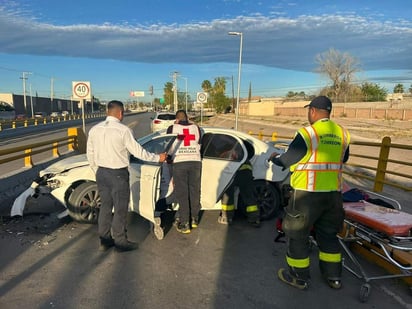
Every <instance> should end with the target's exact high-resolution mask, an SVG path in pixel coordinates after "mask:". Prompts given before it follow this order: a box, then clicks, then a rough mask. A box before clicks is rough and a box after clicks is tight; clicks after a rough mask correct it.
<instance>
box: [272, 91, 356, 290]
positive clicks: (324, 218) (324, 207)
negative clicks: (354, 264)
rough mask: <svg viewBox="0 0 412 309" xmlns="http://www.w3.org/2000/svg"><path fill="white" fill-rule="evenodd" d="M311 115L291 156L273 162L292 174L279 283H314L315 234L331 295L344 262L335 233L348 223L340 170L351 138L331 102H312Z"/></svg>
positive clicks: (338, 285)
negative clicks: (332, 116) (312, 251)
mask: <svg viewBox="0 0 412 309" xmlns="http://www.w3.org/2000/svg"><path fill="white" fill-rule="evenodd" d="M305 108H307V109H308V120H309V123H310V125H309V126H307V127H304V128H301V129H300V130H298V131H297V133H296V135H295V137H294V139H293V141H292V142H291V144H290V145H289V147H288V150H287V151H286V152H285V153H283V154H282V155H278V154H277V153H274V154H272V156H271V161H272V162H273V163H274V164H276V165H279V166H283V167H284V168H288V167H289V168H290V171H291V176H290V185H291V186H292V188H293V192H292V196H291V197H290V199H289V203H288V206H287V207H286V208H285V217H284V219H283V223H282V228H283V231H284V232H285V234H286V237H287V253H286V263H287V265H288V267H287V268H281V269H279V271H278V277H279V279H280V280H281V281H283V282H285V283H287V284H289V285H291V286H294V287H296V288H298V289H302V290H303V289H306V288H308V287H309V283H310V267H309V266H310V261H309V251H310V241H309V235H310V232H311V230H312V228H313V229H314V232H315V239H316V242H317V244H318V247H319V267H320V272H321V274H322V277H323V278H324V279H325V281H326V283H327V284H328V285H329V286H330V287H331V288H333V289H340V288H341V285H342V284H341V274H342V256H341V250H340V245H339V241H338V238H337V233H338V232H339V231H340V230H341V228H342V225H343V220H344V210H343V201H342V193H341V189H342V165H343V163H344V162H346V161H347V160H348V158H349V142H350V135H349V132H348V131H347V130H346V129H344V128H343V127H342V126H340V125H338V124H336V123H335V122H333V121H332V120H330V114H331V111H332V102H331V101H330V99H329V98H327V97H325V96H318V97H316V98H315V99H313V100H312V101H311V102H310V104H309V105H306V106H305Z"/></svg>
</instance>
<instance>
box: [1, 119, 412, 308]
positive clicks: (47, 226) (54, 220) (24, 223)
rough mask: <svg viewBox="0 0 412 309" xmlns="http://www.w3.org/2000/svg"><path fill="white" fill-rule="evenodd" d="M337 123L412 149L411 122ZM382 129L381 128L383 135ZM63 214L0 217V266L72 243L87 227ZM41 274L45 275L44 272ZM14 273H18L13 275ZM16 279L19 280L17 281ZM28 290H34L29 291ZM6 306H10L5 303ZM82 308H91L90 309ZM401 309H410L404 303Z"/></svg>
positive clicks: (39, 202) (43, 199)
mask: <svg viewBox="0 0 412 309" xmlns="http://www.w3.org/2000/svg"><path fill="white" fill-rule="evenodd" d="M233 121H234V116H233V115H227V116H223V117H218V118H215V119H212V120H211V121H210V122H209V123H205V125H216V126H223V127H231V126H233ZM240 121H241V123H242V131H245V132H246V131H249V130H252V131H254V132H256V131H257V130H260V129H264V130H267V132H271V131H273V128H274V127H273V123H276V126H277V128H280V127H284V128H286V129H288V131H287V132H289V135H291V134H292V133H293V132H294V130H296V129H297V128H299V127H301V126H302V125H304V124H305V122H306V120H305V119H276V120H274V119H266V118H264V119H241V120H240ZM257 121H258V123H259V125H258V126H257V125H256V122H257ZM338 122H339V123H341V124H342V125H345V126H346V127H348V129H349V130H350V131H351V134H352V136H353V137H354V138H356V139H367V140H372V139H373V140H374V141H379V140H380V139H381V136H382V134H390V135H391V136H393V142H397V143H403V144H408V145H412V122H408V123H399V122H394V123H389V122H388V123H387V122H382V123H376V121H375V122H369V121H357V122H356V123H353V122H352V123H351V122H350V120H349V119H339V121H338ZM382 128H385V129H384V130H385V131H384V130H383V129H382ZM384 132H385V133H384ZM359 185H360V186H368V185H369V184H366V183H359ZM386 193H388V194H390V195H391V196H393V197H397V198H400V199H401V200H402V201H405V203H410V202H409V201H410V196H411V193H410V192H409V193H407V192H402V191H400V190H397V189H390V188H388V189H387V192H386ZM9 202H10V206H11V204H12V202H13V201H12V200H11V201H9ZM409 206H411V205H409ZM63 210H64V208H63V207H62V206H61V205H59V204H58V203H56V202H55V201H54V200H53V199H52V198H51V197H49V196H47V195H42V196H40V197H39V198H37V199H29V200H28V202H27V205H26V208H25V211H24V215H23V217H19V218H10V216H9V215H8V214H9V213H7V212H4V213H0V242H1V243H2V253H1V259H0V262H2V261H3V262H4V263H2V264H3V265H7V262H5V261H13V260H14V259H15V257H18V256H19V255H21V254H23V253H24V252H25V251H26V250H28V249H29V248H30V249H32V250H34V251H35V252H36V254H37V255H39V256H43V255H44V254H46V253H47V252H49V251H52V249H53V248H54V247H56V246H57V245H58V244H64V243H65V242H67V241H68V239H69V241H74V240H75V239H76V238H77V237H78V235H79V234H81V233H82V231H83V230H85V229H87V228H88V227H85V225H84V224H80V223H76V222H73V221H72V220H71V219H70V218H69V217H65V218H64V219H58V217H57V215H58V214H59V213H61V212H62V211H63ZM408 212H410V213H412V209H410V211H408ZM90 233H91V232H90V230H87V235H89V234H90ZM138 234H139V235H140V234H142V233H141V232H140V233H138ZM90 237H92V238H93V239H94V238H96V236H95V235H94V234H92V235H91V236H90ZM165 244H167V243H163V245H165ZM63 247H64V246H63ZM157 249H159V248H157ZM76 252H77V251H76ZM77 255H78V254H77V253H71V255H70V257H66V258H67V259H68V260H69V261H71V260H73V259H74V258H73V256H77ZM154 256H155V255H154ZM137 260H138V259H137ZM135 262H136V259H133V263H135ZM126 264H127V263H126ZM43 271H44V272H45V273H47V270H43ZM16 273H18V272H17V271H16ZM15 277H16V276H14V277H10V274H8V275H4V276H3V275H0V283H3V284H4V285H6V283H7V282H10V281H12V282H13V280H12V279H14V280H16V279H15ZM97 277H98V276H97ZM17 279H19V278H18V277H17ZM348 280H349V278H348ZM31 284H32V285H33V286H34V285H35V283H31ZM32 290H36V289H35V288H33V289H32ZM126 290H127V289H126ZM199 290H200V289H199ZM43 292H44V291H43ZM44 293H45V292H44ZM377 294H378V293H377ZM20 301H21V300H20V299H17V298H16V299H14V303H13V304H12V306H11V307H9V308H20V306H17V304H18V303H19V302H20ZM9 305H11V304H10V303H9ZM13 305H16V306H13ZM0 307H2V306H1V300H0ZM46 307H50V308H53V307H58V306H55V304H54V303H53V302H49V303H47V306H45V307H44V308H46ZM85 307H90V308H92V307H93V306H85ZM96 307H97V306H96ZM372 307H373V306H372ZM402 307H404V308H410V307H409V305H408V304H406V303H405V304H404V305H403V306H402ZM6 308H7V307H6ZM373 308H378V307H373Z"/></svg>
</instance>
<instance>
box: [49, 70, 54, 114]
mask: <svg viewBox="0 0 412 309" xmlns="http://www.w3.org/2000/svg"><path fill="white" fill-rule="evenodd" d="M53 83H54V78H53V77H52V78H51V79H50V114H51V113H52V112H53V95H54V93H53V92H54V87H53Z"/></svg>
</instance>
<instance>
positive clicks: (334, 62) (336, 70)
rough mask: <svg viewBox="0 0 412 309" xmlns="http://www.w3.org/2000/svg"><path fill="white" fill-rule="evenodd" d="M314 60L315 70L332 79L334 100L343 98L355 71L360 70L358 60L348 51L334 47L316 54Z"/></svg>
mask: <svg viewBox="0 0 412 309" xmlns="http://www.w3.org/2000/svg"><path fill="white" fill-rule="evenodd" d="M316 62H317V63H318V65H319V67H318V68H317V70H316V71H317V72H318V73H320V74H322V75H325V76H326V77H328V78H329V79H330V80H331V81H332V90H333V95H334V99H335V100H339V99H340V100H342V99H343V100H345V99H346V97H347V95H348V91H350V89H351V83H352V82H353V80H354V78H355V73H356V72H359V71H360V68H359V63H358V61H357V60H356V59H355V58H353V57H352V56H351V55H350V54H348V53H342V52H340V51H338V50H336V49H334V48H330V49H329V50H328V51H326V52H324V53H321V54H318V55H317V56H316Z"/></svg>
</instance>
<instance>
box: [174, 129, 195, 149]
mask: <svg viewBox="0 0 412 309" xmlns="http://www.w3.org/2000/svg"><path fill="white" fill-rule="evenodd" d="M177 138H178V139H179V140H183V145H184V146H190V141H194V140H195V138H196V136H195V135H194V134H190V133H189V129H183V134H179V135H178V136H177Z"/></svg>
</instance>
